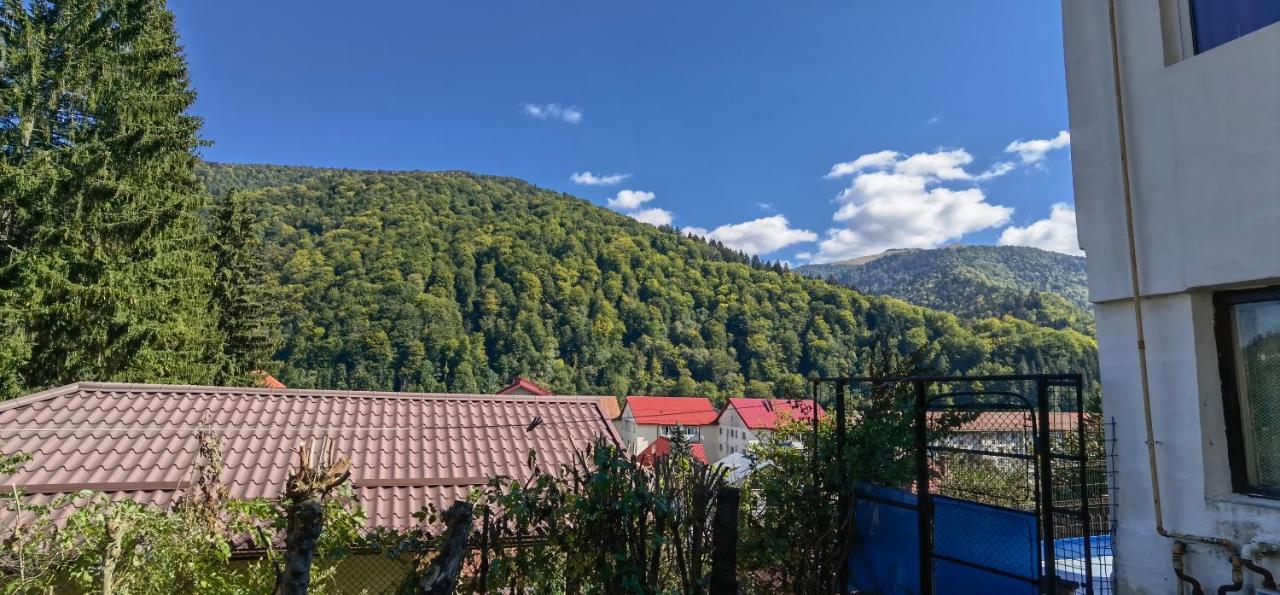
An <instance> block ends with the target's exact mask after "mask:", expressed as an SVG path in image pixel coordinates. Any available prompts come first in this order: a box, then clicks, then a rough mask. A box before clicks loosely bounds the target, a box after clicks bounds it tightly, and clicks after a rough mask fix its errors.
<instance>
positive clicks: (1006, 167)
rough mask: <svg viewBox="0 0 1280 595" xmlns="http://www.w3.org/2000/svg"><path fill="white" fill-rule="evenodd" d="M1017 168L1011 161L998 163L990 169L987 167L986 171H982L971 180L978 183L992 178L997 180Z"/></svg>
mask: <svg viewBox="0 0 1280 595" xmlns="http://www.w3.org/2000/svg"><path fill="white" fill-rule="evenodd" d="M1017 167H1018V164H1017V163H1014V162H1012V161H1001V162H999V163H996V164H995V165H992V166H991V167H988V168H987V171H984V172H982V173H980V174H978V175H976V176H974V177H973V179H974V180H977V181H979V182H985V181H987V180H990V179H992V178H998V177H1000V176H1003V175H1005V174H1007V173H1009V172H1011V171H1013V170H1015V169H1017Z"/></svg>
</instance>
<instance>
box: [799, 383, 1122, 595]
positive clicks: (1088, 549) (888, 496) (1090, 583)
mask: <svg viewBox="0 0 1280 595" xmlns="http://www.w3.org/2000/svg"><path fill="white" fill-rule="evenodd" d="M820 384H831V385H833V386H834V389H835V390H834V391H830V392H829V394H832V395H833V396H834V401H835V402H834V403H831V404H832V405H834V408H835V409H836V413H837V424H838V425H843V424H842V423H840V422H841V421H843V420H844V419H846V418H847V416H845V415H842V414H843V413H844V411H845V410H846V404H845V403H844V401H845V398H846V392H851V393H853V394H855V395H856V394H857V392H858V391H859V390H861V389H866V388H870V387H875V386H879V387H884V386H886V385H892V386H894V387H895V388H897V389H900V390H901V391H903V392H908V391H909V393H910V398H909V399H908V400H907V404H908V406H910V407H911V409H912V416H913V423H912V429H913V430H914V433H915V436H914V450H913V452H912V453H911V454H912V456H913V457H914V467H915V481H914V485H912V486H864V487H863V488H862V489H854V490H851V496H852V499H853V500H856V503H853V502H848V503H847V504H846V501H845V500H842V501H841V504H840V505H841V506H851V507H855V510H857V511H858V512H861V513H866V512H867V511H868V510H871V511H874V510H876V509H875V508H874V507H890V508H893V509H896V510H897V512H896V513H894V514H896V515H897V516H895V517H893V518H896V519H897V520H896V521H895V522H896V523H897V525H899V526H896V527H887V526H884V527H881V526H880V525H878V524H876V523H873V522H870V518H871V517H868V519H864V520H865V521H867V522H864V523H861V525H863V526H860V527H859V528H858V530H859V531H860V532H868V531H876V530H882V531H884V532H894V533H896V534H898V535H899V537H900V534H901V533H902V531H903V530H904V529H905V528H904V527H902V526H901V525H902V524H903V523H904V522H905V521H906V520H907V519H910V520H912V521H914V523H915V525H916V526H915V527H914V529H915V531H914V537H915V539H913V540H903V539H901V538H896V539H887V540H886V539H878V536H877V535H874V534H866V535H860V536H859V537H861V538H862V540H863V541H864V543H863V544H862V545H861V546H860V547H859V548H858V549H856V550H855V551H854V552H853V553H852V554H851V555H861V556H864V557H867V558H868V559H876V560H885V559H889V558H888V557H892V556H893V555H898V556H900V558H899V559H901V558H902V557H906V556H914V558H915V560H918V564H912V565H911V566H912V567H913V568H915V569H916V572H917V573H918V576H917V577H911V578H913V579H915V580H913V581H912V582H915V583H916V584H915V585H913V586H914V587H916V588H915V589H909V588H902V590H900V591H898V592H917V593H924V594H937V595H951V594H964V593H980V594H983V595H988V594H990V593H1027V594H1034V593H1052V594H1058V593H1082V594H1090V595H1092V594H1095V593H1096V594H1099V595H1101V594H1104V593H1110V592H1111V588H1110V585H1111V583H1110V507H1109V501H1108V498H1107V490H1106V471H1105V463H1106V461H1105V455H1104V454H1103V452H1102V448H1101V445H1102V444H1103V441H1102V437H1101V430H1102V428H1101V425H1100V424H1099V423H1097V422H1098V421H1099V420H1098V417H1097V416H1096V415H1089V414H1086V413H1084V411H1083V410H1084V402H1083V385H1082V379H1081V377H1080V376H1079V375H1075V374H1060V375H1050V374H1036V375H1007V376H983V377H935V376H918V377H909V378H896V379H886V378H861V377H854V378H834V379H820V380H817V381H815V387H814V388H815V391H814V397H815V399H816V398H817V397H818V395H819V394H820V392H821V391H819V390H817V389H818V386H819V385H820ZM844 435H845V430H844V429H842V428H839V427H838V428H837V431H836V439H837V440H843V436H844ZM868 488H869V489H868ZM887 490H888V491H887ZM893 490H896V491H897V492H898V493H891V492H892V491H893ZM886 510H887V509H886ZM904 513H906V514H904ZM851 514H853V512H852V511H851ZM882 516H883V517H884V518H890V517H889V516H887V515H882ZM880 519H881V517H880V516H877V517H875V520H880ZM907 541H910V542H912V543H909V544H908V543H905V542H907ZM906 545H909V546H911V547H914V548H915V551H914V552H910V551H902V549H903V548H904V546H906ZM868 548H881V549H890V550H897V551H890V552H886V551H872V550H871V549H868ZM886 556H888V557H886ZM850 563H851V565H852V563H853V560H852V559H851V561H850ZM879 563H881V564H883V562H879ZM853 578H857V577H856V576H854V577H853ZM861 587H862V588H867V585H861ZM877 587H878V588H881V589H883V588H884V587H883V586H882V585H877Z"/></svg>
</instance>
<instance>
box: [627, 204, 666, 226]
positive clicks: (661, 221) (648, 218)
mask: <svg viewBox="0 0 1280 595" xmlns="http://www.w3.org/2000/svg"><path fill="white" fill-rule="evenodd" d="M627 216H628V217H631V218H632V219H635V220H636V221H639V222H641V223H648V224H649V225H652V226H654V227H661V226H663V225H671V221H672V220H674V219H675V215H673V214H671V211H668V210H666V209H657V208H653V209H640V210H638V211H631V212H630V213H627Z"/></svg>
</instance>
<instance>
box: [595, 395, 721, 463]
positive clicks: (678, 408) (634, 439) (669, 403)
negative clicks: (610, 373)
mask: <svg viewBox="0 0 1280 595" xmlns="http://www.w3.org/2000/svg"><path fill="white" fill-rule="evenodd" d="M717 415H718V413H717V412H716V409H715V407H713V406H712V405H711V400H710V399H708V398H706V397H648V396H633V397H627V402H626V404H625V405H623V407H622V415H621V417H619V418H618V420H617V422H616V424H617V427H618V434H619V435H621V436H622V442H623V444H625V445H626V446H627V449H628V451H629V452H630V453H631V454H639V453H640V452H642V451H644V449H645V448H648V446H649V445H650V444H653V443H654V442H655V441H657V440H658V438H661V437H663V436H668V437H669V436H671V435H673V434H675V433H676V432H682V433H684V434H685V435H686V436H688V438H689V441H690V442H693V443H698V444H703V445H704V447H705V446H707V445H708V443H707V440H712V441H714V440H715V438H716V433H715V423H716V417H717ZM710 446H711V447H714V446H715V444H714V442H712V443H711V444H710ZM708 451H711V449H708Z"/></svg>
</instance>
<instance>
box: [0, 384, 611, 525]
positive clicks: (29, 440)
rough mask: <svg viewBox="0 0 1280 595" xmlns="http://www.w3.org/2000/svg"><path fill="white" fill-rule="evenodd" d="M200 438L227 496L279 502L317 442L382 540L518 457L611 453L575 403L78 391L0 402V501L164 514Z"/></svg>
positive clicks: (285, 392)
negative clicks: (215, 451)
mask: <svg viewBox="0 0 1280 595" xmlns="http://www.w3.org/2000/svg"><path fill="white" fill-rule="evenodd" d="M536 417H540V418H541V420H542V422H541V424H539V425H538V426H537V427H536V428H535V429H533V430H532V431H527V430H526V428H527V426H528V425H529V424H530V422H531V421H532V420H533V419H534V418H536ZM202 427H204V428H207V429H208V430H210V431H212V432H214V433H216V434H217V435H218V436H220V437H221V441H222V452H223V461H224V463H225V469H224V471H223V474H222V479H223V481H224V482H225V483H226V484H227V486H228V487H229V489H230V492H231V496H232V497H233V498H256V497H268V498H274V497H277V496H279V495H280V493H281V491H282V490H283V487H284V483H285V480H286V478H287V477H288V473H289V466H290V463H291V462H292V461H293V458H292V456H291V455H292V453H293V449H294V448H295V447H296V446H297V445H298V444H300V443H302V442H303V441H305V440H307V439H310V438H318V437H321V436H328V437H330V438H331V439H333V440H334V441H335V450H336V453H337V454H338V455H339V456H343V457H347V458H349V459H350V460H351V462H352V473H351V476H352V480H353V482H354V487H355V492H356V494H357V496H358V497H359V500H360V503H361V504H362V505H363V506H364V507H365V510H366V512H367V513H368V514H367V516H368V519H369V525H370V526H371V527H372V526H383V527H396V528H403V527H408V526H411V525H414V524H415V523H416V520H415V519H414V518H413V517H412V513H414V512H416V511H418V510H420V509H421V508H422V507H423V506H424V505H426V504H428V503H434V504H436V505H437V506H440V507H441V508H442V509H443V508H447V507H448V505H449V504H451V503H452V502H453V500H455V499H461V498H464V497H465V496H466V495H467V493H468V492H469V491H471V490H472V489H473V488H475V487H477V486H481V485H484V484H485V483H486V482H488V480H489V479H490V478H492V477H495V476H499V475H506V476H512V477H517V478H518V477H523V476H525V475H526V474H527V465H526V460H527V456H528V452H529V450H531V449H532V450H534V451H537V455H538V461H539V463H540V465H541V466H542V467H543V469H545V470H551V469H558V468H559V466H560V465H561V464H565V463H569V462H571V459H572V457H573V456H574V454H575V452H576V451H578V450H581V449H585V448H587V447H588V446H589V445H590V444H591V443H592V442H594V441H595V440H597V439H598V438H601V437H603V438H605V439H607V440H612V441H613V442H614V443H615V444H620V443H621V440H620V438H619V437H618V434H617V431H616V430H614V429H613V425H612V424H610V423H609V421H608V420H607V419H606V418H605V415H604V413H603V412H602V411H601V409H600V405H599V403H598V402H597V400H596V399H594V398H589V397H528V396H499V395H452V394H421V393H382V392H355V391H326V390H305V389H267V388H218V387H204V386H173V385H146V384H99V383H80V384H72V385H68V386H64V387H61V388H57V389H52V390H49V391H45V392H42V393H37V394H34V395H30V396H26V397H23V398H20V399H15V400H11V401H7V402H4V403H0V449H3V451H5V452H14V451H22V452H26V453H29V454H30V455H32V457H33V459H32V460H31V461H29V462H27V463H26V464H25V465H23V466H22V468H21V469H19V470H18V472H16V473H15V474H13V475H12V476H9V477H0V489H2V490H3V491H4V493H9V492H10V491H11V490H12V489H13V488H14V487H17V488H18V489H19V490H21V491H23V492H25V493H27V494H29V497H30V498H31V499H32V500H33V501H35V502H38V503H43V502H48V501H49V500H52V499H53V498H55V497H56V496H58V495H59V494H65V493H71V492H75V491H79V490H82V489H91V490H96V491H101V492H105V493H106V494H108V495H110V496H111V497H112V498H114V499H131V500H136V501H139V502H143V503H152V504H156V505H162V506H163V505H168V504H169V503H170V502H172V501H173V500H174V499H175V497H176V496H178V495H179V494H180V492H181V490H182V488H183V486H184V484H185V482H186V481H187V480H188V477H189V475H190V473H191V468H192V465H193V464H194V463H195V462H196V460H197V448H198V434H197V433H198V431H199V430H200V429H201V428H202Z"/></svg>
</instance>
